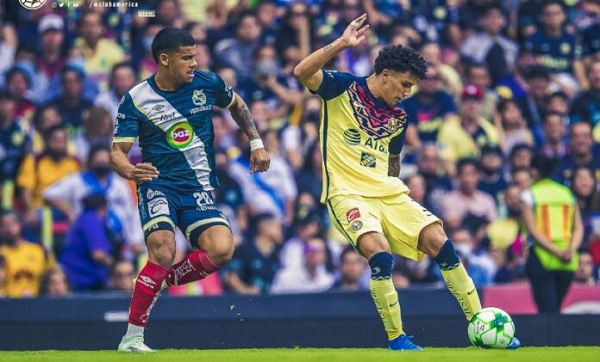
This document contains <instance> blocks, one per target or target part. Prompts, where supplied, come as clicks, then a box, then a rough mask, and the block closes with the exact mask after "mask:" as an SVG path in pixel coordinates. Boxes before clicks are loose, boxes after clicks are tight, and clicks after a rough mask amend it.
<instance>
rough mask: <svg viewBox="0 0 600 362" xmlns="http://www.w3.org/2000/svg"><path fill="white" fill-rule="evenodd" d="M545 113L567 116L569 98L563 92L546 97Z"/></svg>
mask: <svg viewBox="0 0 600 362" xmlns="http://www.w3.org/2000/svg"><path fill="white" fill-rule="evenodd" d="M546 103H547V104H546V113H547V112H556V113H559V114H562V115H563V116H565V117H566V116H567V115H568V114H569V96H567V95H566V94H565V93H564V92H561V91H556V92H552V93H550V94H548V95H547V96H546Z"/></svg>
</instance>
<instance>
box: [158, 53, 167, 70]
mask: <svg viewBox="0 0 600 362" xmlns="http://www.w3.org/2000/svg"><path fill="white" fill-rule="evenodd" d="M158 61H159V62H160V63H161V64H162V65H163V66H165V67H168V66H169V55H168V54H167V53H160V55H159V56H158Z"/></svg>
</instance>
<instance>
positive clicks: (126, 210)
mask: <svg viewBox="0 0 600 362" xmlns="http://www.w3.org/2000/svg"><path fill="white" fill-rule="evenodd" d="M87 164H88V171H83V172H77V173H72V174H70V175H68V176H66V177H65V178H63V179H62V180H60V181H58V182H57V183H55V184H52V185H50V186H49V187H48V188H47V189H46V190H45V191H44V194H43V195H44V201H45V202H46V203H47V204H48V205H50V206H52V207H53V208H55V209H57V210H60V211H61V212H62V213H63V214H65V215H67V216H68V218H69V221H70V222H71V223H73V222H75V220H76V219H77V218H78V217H79V216H80V215H81V213H82V212H83V211H84V200H85V198H86V197H87V196H90V195H93V194H99V195H103V196H104V197H105V198H106V201H107V205H108V211H107V217H106V219H107V221H108V226H109V229H110V230H111V232H112V233H113V235H115V236H118V235H122V237H123V239H124V241H126V242H127V243H128V244H130V245H131V246H132V247H133V248H134V249H135V251H136V252H140V251H141V249H142V248H143V246H142V245H143V242H144V238H143V235H142V233H141V230H140V219H139V215H138V212H137V207H136V205H135V202H134V198H133V195H132V192H131V187H130V186H129V184H128V183H127V182H126V181H125V180H123V179H122V178H121V177H120V176H118V175H117V174H116V173H114V172H113V171H112V168H111V165H110V148H109V147H108V146H107V145H99V146H95V147H94V148H92V150H91V151H90V153H89V156H88V162H87Z"/></svg>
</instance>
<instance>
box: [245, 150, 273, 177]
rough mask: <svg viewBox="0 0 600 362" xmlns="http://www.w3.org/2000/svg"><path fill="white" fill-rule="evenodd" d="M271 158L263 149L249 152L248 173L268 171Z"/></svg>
mask: <svg viewBox="0 0 600 362" xmlns="http://www.w3.org/2000/svg"><path fill="white" fill-rule="evenodd" d="M270 164H271V157H269V154H268V153H267V151H266V150H265V149H264V148H258V149H256V150H254V151H252V152H250V173H255V172H265V171H266V170H268V169H269V165H270Z"/></svg>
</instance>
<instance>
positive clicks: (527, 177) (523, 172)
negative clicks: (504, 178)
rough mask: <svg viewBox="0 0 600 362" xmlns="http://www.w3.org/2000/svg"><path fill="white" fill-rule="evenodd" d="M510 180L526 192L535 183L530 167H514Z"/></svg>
mask: <svg viewBox="0 0 600 362" xmlns="http://www.w3.org/2000/svg"><path fill="white" fill-rule="evenodd" d="M510 175H511V177H510V179H511V181H512V183H513V184H515V185H516V186H517V187H518V188H519V190H520V191H523V190H525V189H526V188H528V187H529V186H531V184H532V183H533V179H532V176H531V171H530V168H529V167H513V168H512V169H511V170H510Z"/></svg>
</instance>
